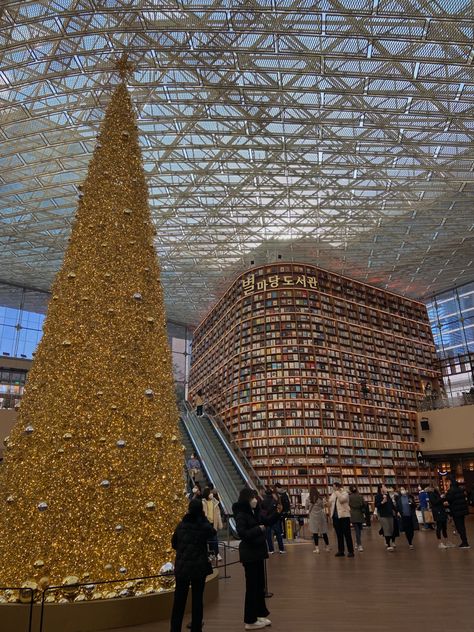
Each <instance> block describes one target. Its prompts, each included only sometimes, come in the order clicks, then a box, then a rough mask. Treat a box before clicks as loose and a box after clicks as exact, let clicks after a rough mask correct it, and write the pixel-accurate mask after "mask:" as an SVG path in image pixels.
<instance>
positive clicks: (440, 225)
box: [0, 0, 474, 324]
mask: <svg viewBox="0 0 474 632" xmlns="http://www.w3.org/2000/svg"><path fill="white" fill-rule="evenodd" d="M473 42H474V2H473V0H319V1H317V2H316V1H311V0H223V1H217V0H161V1H160V0H134V1H133V2H132V1H131V0H36V1H29V0H26V1H25V0H24V1H21V2H20V1H17V0H3V2H2V3H1V5H0V281H6V282H10V283H16V284H20V285H26V286H30V287H33V288H37V289H48V288H49V286H50V283H51V281H52V278H53V276H54V274H55V272H56V271H57V270H58V268H59V266H60V263H61V260H62V257H63V253H64V249H65V247H66V245H67V236H68V233H69V230H70V223H71V219H72V216H73V214H74V211H75V208H76V202H77V185H78V184H79V183H80V182H81V181H82V180H83V179H84V177H85V174H86V170H87V164H88V161H89V158H90V154H91V151H92V149H93V147H94V142H95V136H96V133H97V130H98V125H99V123H100V120H101V118H102V116H103V110H104V107H105V106H106V104H107V102H108V99H109V97H110V94H111V90H112V88H113V86H114V84H115V83H116V81H117V79H116V75H115V74H114V73H113V65H114V58H116V57H117V56H118V55H120V54H121V52H122V51H123V50H125V49H126V50H128V51H129V54H130V57H131V59H132V60H133V62H134V63H135V64H136V72H135V74H134V76H133V78H132V79H131V81H130V89H131V92H132V97H133V100H134V102H135V104H136V106H137V110H138V113H139V127H140V131H141V142H142V147H143V155H144V160H145V168H146V171H147V174H148V181H149V187H150V203H151V208H152V212H153V216H154V220H155V222H156V226H157V237H156V246H157V250H158V253H159V255H160V257H161V263H162V268H163V281H164V287H165V294H166V300H167V305H168V312H169V317H170V318H172V319H174V320H178V321H181V322H188V323H191V324H192V323H194V322H196V321H197V320H198V319H199V318H200V317H201V316H202V315H203V313H204V312H205V310H206V309H207V307H208V306H209V305H210V304H211V303H212V302H213V301H214V300H215V299H216V297H217V296H218V295H219V294H220V293H221V292H222V290H223V289H224V286H225V283H226V281H227V280H230V279H231V278H232V277H233V275H234V274H235V273H237V272H239V271H242V270H243V269H245V268H246V267H248V266H249V265H250V262H251V261H255V263H256V264H258V263H262V262H265V261H272V260H274V259H276V258H277V255H278V254H280V255H281V256H282V258H283V259H287V258H289V259H293V260H303V261H310V262H311V263H314V264H316V265H320V266H322V267H327V268H329V269H331V270H334V271H337V272H341V273H343V274H347V275H349V276H354V277H356V278H358V279H360V280H367V281H368V282H371V283H375V284H376V285H379V286H382V287H387V288H389V289H392V290H394V291H397V292H400V293H402V294H406V295H409V296H414V297H423V296H428V295H430V294H432V293H434V292H436V291H440V290H443V289H446V288H448V287H450V286H453V285H455V284H461V283H464V282H467V281H469V280H472V279H473V278H474V274H473V269H474V266H473V261H472V260H473V252H474V246H473V235H474V231H473V225H474V210H473V191H474V175H473V167H474V155H473V133H474V108H473V106H474V67H473V61H474V48H473Z"/></svg>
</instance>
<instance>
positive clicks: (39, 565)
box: [33, 560, 44, 568]
mask: <svg viewBox="0 0 474 632" xmlns="http://www.w3.org/2000/svg"><path fill="white" fill-rule="evenodd" d="M33 566H34V567H35V568H43V566H44V562H43V560H36V562H34V564H33Z"/></svg>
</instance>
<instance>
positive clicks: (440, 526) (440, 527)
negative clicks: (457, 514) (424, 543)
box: [436, 520, 448, 540]
mask: <svg viewBox="0 0 474 632" xmlns="http://www.w3.org/2000/svg"><path fill="white" fill-rule="evenodd" d="M441 534H443V538H445V539H446V540H447V539H448V521H447V520H437V521H436V537H437V538H438V540H441Z"/></svg>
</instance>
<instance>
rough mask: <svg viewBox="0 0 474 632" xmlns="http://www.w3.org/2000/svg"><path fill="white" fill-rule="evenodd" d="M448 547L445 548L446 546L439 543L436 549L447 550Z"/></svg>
mask: <svg viewBox="0 0 474 632" xmlns="http://www.w3.org/2000/svg"><path fill="white" fill-rule="evenodd" d="M447 548H448V547H447V546H446V544H444V543H443V542H440V543H439V544H438V549H447Z"/></svg>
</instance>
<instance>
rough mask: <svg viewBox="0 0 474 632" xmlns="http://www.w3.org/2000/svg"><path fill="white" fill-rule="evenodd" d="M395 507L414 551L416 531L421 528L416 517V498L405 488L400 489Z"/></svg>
mask: <svg viewBox="0 0 474 632" xmlns="http://www.w3.org/2000/svg"><path fill="white" fill-rule="evenodd" d="M395 506H396V509H397V517H398V518H400V522H401V531H403V532H404V533H405V537H406V539H407V542H408V546H409V548H410V549H413V537H414V535H415V530H417V529H419V528H420V527H419V525H418V519H417V517H416V501H415V498H414V496H413V495H412V494H409V493H408V492H407V490H406V489H405V487H400V494H399V495H398V496H397V498H396V501H395Z"/></svg>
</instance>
